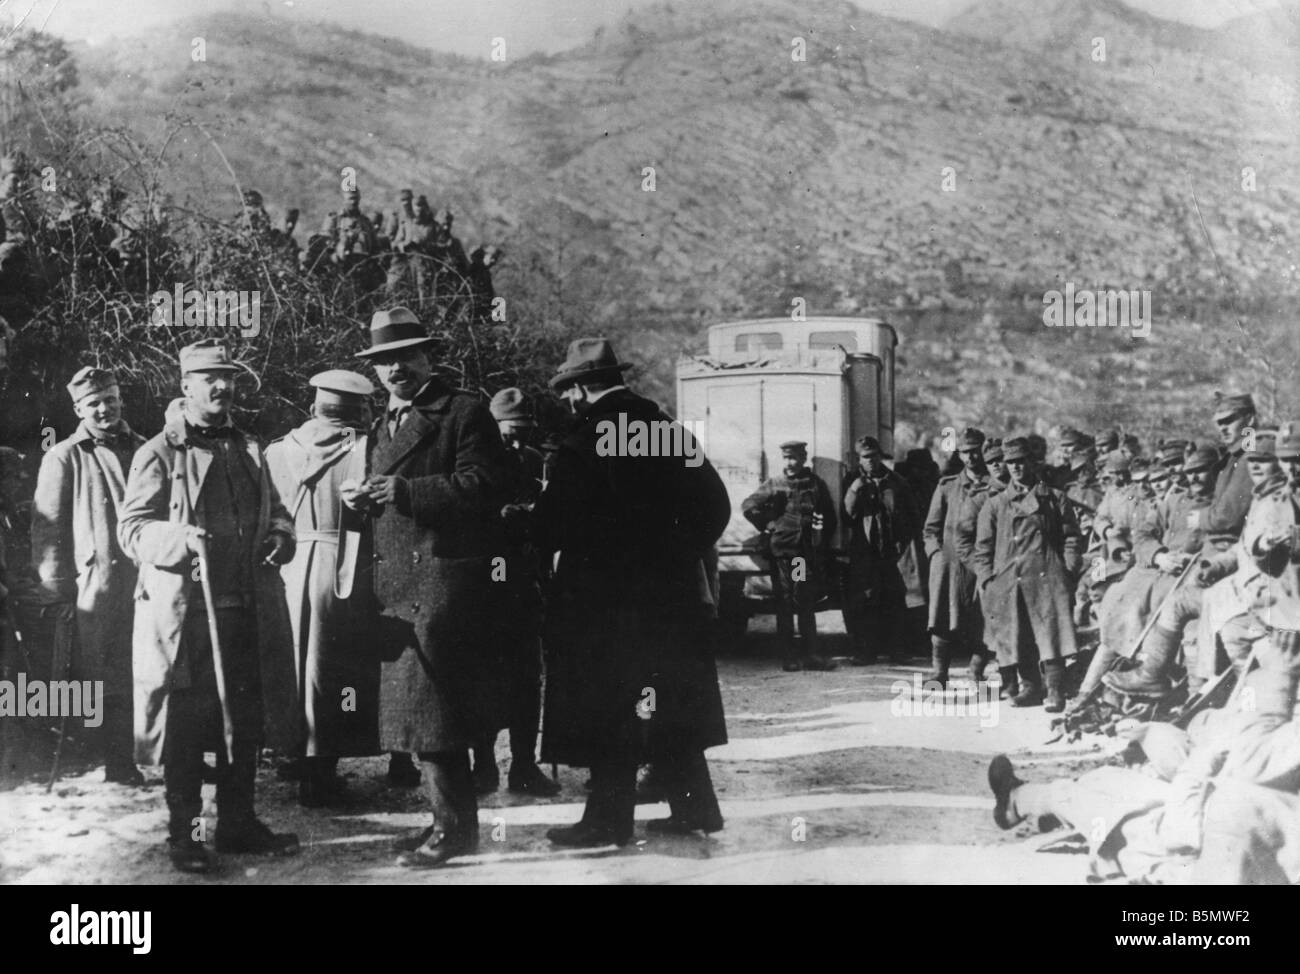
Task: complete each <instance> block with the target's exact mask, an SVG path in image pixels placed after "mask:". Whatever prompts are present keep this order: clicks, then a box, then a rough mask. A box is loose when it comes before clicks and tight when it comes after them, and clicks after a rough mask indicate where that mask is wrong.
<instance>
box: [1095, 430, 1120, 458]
mask: <svg viewBox="0 0 1300 974" xmlns="http://www.w3.org/2000/svg"><path fill="white" fill-rule="evenodd" d="M1093 444H1094V446H1096V448H1097V452H1098V453H1099V454H1101V455H1102V456H1106V455H1107V454H1108V453H1113V452H1115V451H1116V450H1118V449H1119V445H1120V439H1119V430H1117V429H1115V428H1114V427H1111V428H1109V429H1104V430H1101V431H1100V432H1098V433H1097V435H1096V436H1094V437H1093Z"/></svg>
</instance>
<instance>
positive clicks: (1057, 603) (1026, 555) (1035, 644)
mask: <svg viewBox="0 0 1300 974" xmlns="http://www.w3.org/2000/svg"><path fill="white" fill-rule="evenodd" d="M1003 450H1004V455H1005V458H1006V461H1007V468H1008V470H1010V472H1011V484H1010V485H1009V486H1008V487H1007V488H1006V489H1005V490H1002V491H1000V492H999V493H997V494H994V495H993V496H992V497H990V498H989V500H988V502H987V503H986V504H984V506H983V507H982V508H981V509H980V513H979V520H978V525H977V528H976V536H975V550H974V553H973V555H972V560H973V561H974V564H975V571H976V575H977V577H978V579H979V588H980V603H981V605H982V606H983V610H984V620H985V625H986V626H988V627H989V628H990V629H992V630H993V631H994V632H995V633H996V639H997V646H998V653H999V662H1000V663H1001V664H1002V665H1003V666H1012V665H1014V666H1016V667H1017V671H1018V677H1019V688H1020V689H1019V693H1018V694H1017V695H1016V696H1015V697H1013V698H1012V701H1011V702H1012V705H1013V706H1017V707H1030V706H1036V705H1037V704H1039V703H1045V709H1046V710H1047V711H1048V712H1050V713H1056V712H1059V711H1061V710H1063V709H1064V708H1065V696H1064V675H1065V661H1066V660H1067V659H1068V658H1069V657H1071V656H1073V655H1074V653H1075V652H1076V647H1075V642H1074V625H1073V622H1072V619H1071V611H1070V593H1071V591H1072V590H1073V588H1074V585H1075V582H1076V580H1077V577H1078V572H1079V569H1080V536H1079V526H1078V522H1077V521H1076V520H1075V516H1074V511H1073V508H1072V507H1071V505H1070V504H1069V502H1068V500H1067V498H1066V497H1065V496H1064V494H1063V493H1062V492H1061V491H1059V490H1057V489H1056V488H1054V487H1049V486H1048V485H1047V484H1045V483H1043V482H1042V481H1041V480H1040V479H1039V476H1038V461H1037V460H1036V459H1035V458H1034V456H1033V454H1032V453H1031V451H1030V449H1029V445H1028V444H1027V443H1026V442H1025V441H1024V440H1023V439H1012V440H1008V441H1007V442H1006V444H1005V445H1004V447H1003ZM1040 666H1041V671H1042V676H1041V677H1040ZM1044 683H1046V696H1045V697H1044V690H1043V684H1044Z"/></svg>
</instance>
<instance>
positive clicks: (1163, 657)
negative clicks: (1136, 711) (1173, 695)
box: [1101, 625, 1182, 697]
mask: <svg viewBox="0 0 1300 974" xmlns="http://www.w3.org/2000/svg"><path fill="white" fill-rule="evenodd" d="M1181 644H1182V639H1181V637H1180V636H1179V635H1178V633H1176V632H1170V631H1169V630H1168V629H1166V628H1165V627H1164V626H1160V625H1156V626H1152V627H1151V632H1150V634H1149V635H1148V636H1147V638H1146V642H1145V643H1144V644H1143V648H1142V656H1141V658H1140V659H1139V664H1140V665H1139V666H1137V667H1136V668H1135V669H1131V670H1127V671H1125V672H1122V673H1117V672H1115V671H1114V670H1111V671H1110V672H1109V673H1107V674H1106V675H1105V676H1103V677H1102V678H1101V682H1102V683H1104V684H1105V685H1106V686H1108V687H1110V688H1111V689H1112V690H1117V691H1119V692H1120V693H1127V694H1130V695H1132V696H1138V697H1163V696H1164V695H1165V694H1167V693H1168V692H1169V691H1170V690H1171V689H1172V687H1171V686H1170V684H1169V669H1170V667H1171V666H1173V662H1174V658H1175V657H1176V656H1177V655H1178V647H1179V646H1180V645H1181Z"/></svg>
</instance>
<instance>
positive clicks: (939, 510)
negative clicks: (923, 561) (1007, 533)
mask: <svg viewBox="0 0 1300 974" xmlns="http://www.w3.org/2000/svg"><path fill="white" fill-rule="evenodd" d="M988 493H989V482H988V477H986V476H981V477H978V478H975V479H971V477H969V476H968V475H967V474H966V473H965V472H962V473H959V474H956V475H955V476H952V477H944V478H943V479H942V480H940V481H939V488H938V489H937V490H936V491H935V492H934V496H933V497H932V498H931V499H930V513H929V514H928V516H927V517H926V519H925V553H926V554H927V555H928V556H929V557H930V618H929V620H928V626H929V629H930V631H931V632H933V633H938V634H939V635H943V634H945V633H959V634H960V635H962V636H963V637H965V638H966V639H967V640H969V641H970V642H971V643H972V644H974V643H978V642H979V641H980V640H981V639H982V638H983V634H984V614H983V613H982V612H981V611H980V605H979V595H978V593H977V592H976V588H975V569H974V566H973V564H972V563H971V560H970V559H971V554H972V553H973V551H974V547H975V529H976V526H977V521H978V518H979V512H980V507H981V506H982V505H983V504H984V502H985V501H986V500H988Z"/></svg>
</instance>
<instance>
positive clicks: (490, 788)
mask: <svg viewBox="0 0 1300 974" xmlns="http://www.w3.org/2000/svg"><path fill="white" fill-rule="evenodd" d="M471 775H472V777H473V779H474V794H476V795H479V796H483V795H494V794H496V790H497V789H498V788H500V787H501V771H500V770H499V769H498V768H497V763H496V759H495V758H492V759H487V758H485V759H484V760H483V761H480V762H479V763H478V764H476V765H474V770H473V772H471Z"/></svg>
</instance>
